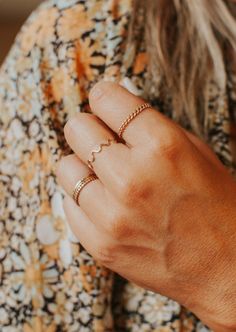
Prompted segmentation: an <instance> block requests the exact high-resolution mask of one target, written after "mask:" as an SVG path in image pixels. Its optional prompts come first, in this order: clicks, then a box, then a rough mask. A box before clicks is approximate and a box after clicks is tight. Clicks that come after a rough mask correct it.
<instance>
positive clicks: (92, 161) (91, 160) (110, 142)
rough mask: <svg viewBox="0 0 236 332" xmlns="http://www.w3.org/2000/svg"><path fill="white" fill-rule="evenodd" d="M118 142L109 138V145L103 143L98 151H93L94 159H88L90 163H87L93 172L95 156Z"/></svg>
mask: <svg viewBox="0 0 236 332" xmlns="http://www.w3.org/2000/svg"><path fill="white" fill-rule="evenodd" d="M116 142H117V141H116V140H115V139H111V138H108V140H107V143H101V144H100V145H99V147H98V148H97V149H96V148H95V149H94V150H93V151H91V156H92V157H91V158H90V159H88V161H87V163H88V166H89V168H90V169H92V170H93V163H94V161H95V155H96V154H97V153H100V152H102V150H103V148H104V147H107V146H110V145H111V144H112V143H116Z"/></svg>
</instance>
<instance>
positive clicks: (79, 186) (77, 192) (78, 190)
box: [73, 174, 98, 206]
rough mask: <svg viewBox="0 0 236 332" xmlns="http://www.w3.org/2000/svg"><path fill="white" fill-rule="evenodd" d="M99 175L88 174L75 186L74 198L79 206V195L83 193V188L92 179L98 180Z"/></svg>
mask: <svg viewBox="0 0 236 332" xmlns="http://www.w3.org/2000/svg"><path fill="white" fill-rule="evenodd" d="M97 179H98V177H97V175H96V174H89V175H88V176H86V177H85V178H83V179H82V180H79V181H78V182H77V183H76V185H75V188H74V191H73V199H74V201H75V203H76V204H77V205H78V206H79V196H80V193H81V190H82V189H83V188H84V187H85V186H86V185H87V184H88V183H89V182H91V181H94V180H97Z"/></svg>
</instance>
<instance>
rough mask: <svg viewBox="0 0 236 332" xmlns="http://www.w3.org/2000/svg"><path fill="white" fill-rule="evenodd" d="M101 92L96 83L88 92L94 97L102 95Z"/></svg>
mask: <svg viewBox="0 0 236 332" xmlns="http://www.w3.org/2000/svg"><path fill="white" fill-rule="evenodd" d="M102 94H103V90H102V89H101V88H100V87H98V86H96V85H95V86H94V87H93V88H92V90H91V92H90V96H91V97H92V98H95V99H96V98H100V97H101V96H102Z"/></svg>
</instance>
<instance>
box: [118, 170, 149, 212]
mask: <svg viewBox="0 0 236 332" xmlns="http://www.w3.org/2000/svg"><path fill="white" fill-rule="evenodd" d="M140 178H141V180H140ZM151 193H152V187H151V186H150V184H149V181H148V180H147V179H146V180H145V179H144V177H143V176H142V177H140V176H138V175H137V176H136V177H135V178H134V177H133V176H132V177H130V178H129V179H127V180H126V181H125V182H123V183H122V188H121V192H120V194H121V199H122V202H123V204H125V206H128V207H136V206H137V207H138V206H139V205H140V203H141V202H143V201H145V200H147V199H148V198H149V197H150V195H151Z"/></svg>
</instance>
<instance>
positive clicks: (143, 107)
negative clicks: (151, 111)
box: [118, 103, 152, 139]
mask: <svg viewBox="0 0 236 332" xmlns="http://www.w3.org/2000/svg"><path fill="white" fill-rule="evenodd" d="M147 108H152V105H150V104H149V103H145V104H142V105H140V106H138V107H137V108H136V109H135V111H134V112H133V113H131V114H130V115H129V116H128V117H127V119H126V120H125V121H124V122H123V123H122V125H121V126H120V128H119V130H118V136H119V137H120V138H122V139H123V134H124V131H125V129H126V128H127V126H128V124H129V123H130V122H131V121H132V120H133V119H134V118H136V116H137V115H139V114H140V113H141V112H143V111H144V110H146V109H147Z"/></svg>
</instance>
